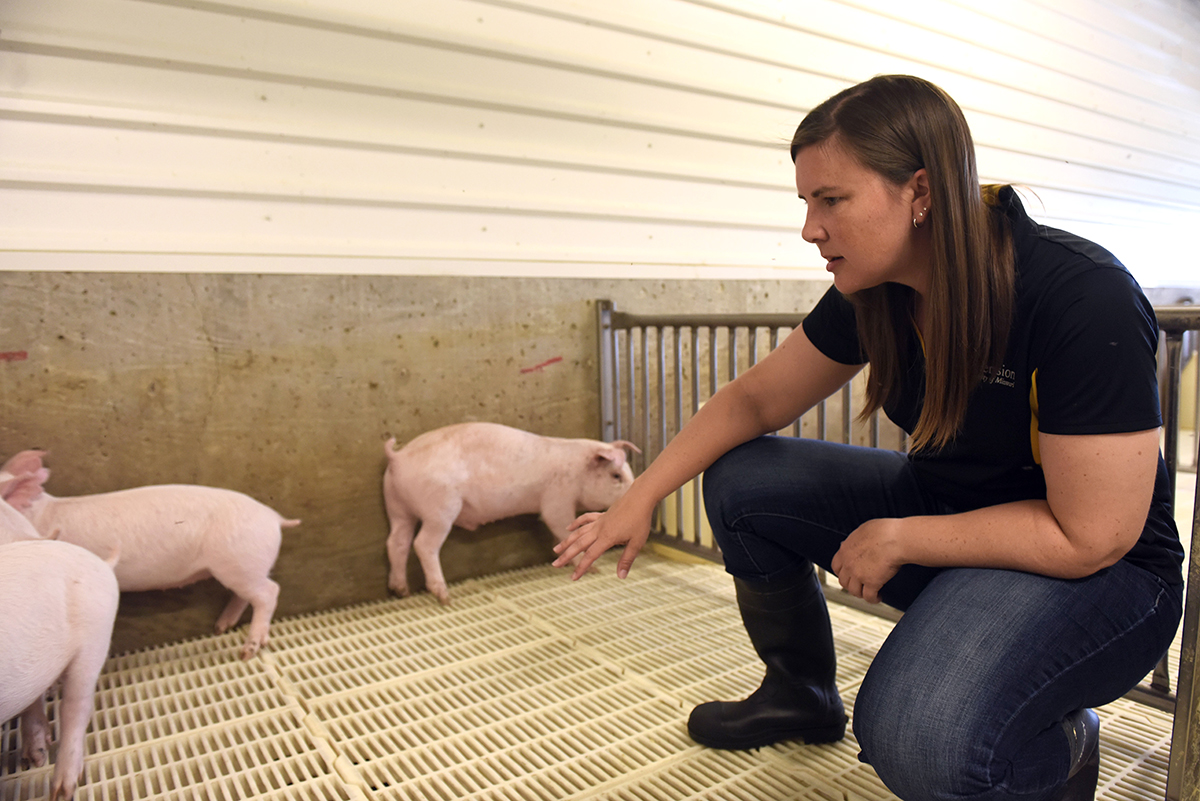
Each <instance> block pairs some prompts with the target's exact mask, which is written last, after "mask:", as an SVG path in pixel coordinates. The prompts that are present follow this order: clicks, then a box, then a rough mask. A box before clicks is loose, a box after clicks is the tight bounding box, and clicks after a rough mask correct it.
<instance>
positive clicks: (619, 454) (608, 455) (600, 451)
mask: <svg viewBox="0 0 1200 801" xmlns="http://www.w3.org/2000/svg"><path fill="white" fill-rule="evenodd" d="M609 464H611V465H612V466H613V467H616V468H618V469H620V467H621V465H623V464H625V451H623V450H622V449H620V448H613V447H609V446H607V445H601V446H599V447H598V448H597V449H596V455H595V457H594V458H593V460H592V465H593V466H595V467H603V466H607V465H609Z"/></svg>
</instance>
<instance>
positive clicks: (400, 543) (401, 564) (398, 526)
mask: <svg viewBox="0 0 1200 801" xmlns="http://www.w3.org/2000/svg"><path fill="white" fill-rule="evenodd" d="M388 514H389V515H390V516H391V517H392V528H391V531H390V532H389V533H388V538H387V554H388V563H389V564H390V565H391V568H390V569H389V570H388V589H389V590H391V591H392V592H394V593H396V594H397V595H399V596H400V597H401V598H405V597H407V596H408V552H409V550H410V549H411V548H412V543H413V535H414V534H415V533H416V530H417V521H416V520H414V519H413V518H411V517H409V516H408V515H407V514H399V513H396V514H393V513H392V512H391V511H390V510H389V512H388Z"/></svg>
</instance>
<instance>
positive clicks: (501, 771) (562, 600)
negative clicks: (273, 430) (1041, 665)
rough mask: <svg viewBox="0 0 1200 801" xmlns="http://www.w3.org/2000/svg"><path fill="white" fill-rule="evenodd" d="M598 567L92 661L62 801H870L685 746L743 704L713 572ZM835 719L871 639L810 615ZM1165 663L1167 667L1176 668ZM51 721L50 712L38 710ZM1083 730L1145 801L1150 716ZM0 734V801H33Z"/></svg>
mask: <svg viewBox="0 0 1200 801" xmlns="http://www.w3.org/2000/svg"><path fill="white" fill-rule="evenodd" d="M615 561H616V556H615V554H609V555H608V556H606V557H605V558H604V559H603V560H602V563H601V570H600V572H599V573H597V574H592V575H588V576H586V577H584V579H582V580H581V581H579V582H577V583H574V584H573V583H571V582H570V581H569V580H568V577H567V575H566V574H565V573H564V572H563V571H560V570H555V569H554V568H550V567H537V568H530V569H526V570H520V571H515V572H511V573H505V574H501V575H497V576H493V577H489V578H484V579H476V580H471V581H467V582H463V583H460V584H458V585H455V586H453V587H451V592H452V595H453V605H452V606H450V607H448V608H442V607H440V606H439V605H438V604H437V603H436V602H435V601H434V599H433V598H432V597H431V596H429V595H428V594H420V595H417V596H415V597H412V598H408V599H397V600H390V601H383V602H379V603H373V604H367V605H362V606H356V607H352V608H347V609H343V610H339V611H334V612H328V613H321V614H314V615H309V616H303V617H297V618H292V619H285V620H278V621H276V622H275V624H274V625H273V627H272V641H271V645H270V647H269V650H267V651H266V652H264V653H263V655H262V656H261V657H259V658H255V659H254V660H252V661H250V662H248V663H243V662H241V661H239V660H238V659H237V656H236V651H237V647H238V644H239V643H240V641H241V638H242V632H241V631H240V630H239V631H238V632H235V633H233V634H226V635H224V636H221V637H208V638H202V639H197V640H191V641H186V642H182V643H179V644H174V645H169V646H163V647H156V648H153V649H148V650H144V651H139V652H136V653H132V654H128V655H124V656H119V657H115V658H113V659H111V660H109V662H108V664H107V666H106V668H105V670H104V673H103V674H102V675H101V677H100V682H99V689H98V692H97V694H96V709H95V715H94V717H93V719H92V724H91V727H90V729H89V730H88V737H87V755H88V756H87V760H86V767H85V775H84V781H83V783H82V785H81V786H80V789H79V791H78V793H77V795H76V797H77V798H80V799H87V800H89V801H90V800H91V799H97V800H99V799H105V800H106V801H109V800H111V801H135V800H137V801H141V799H212V800H213V801H217V800H218V799H221V800H223V801H233V800H237V799H364V798H366V799H406V800H407V799H416V800H421V801H447V800H448V799H481V800H482V799H512V800H513V801H518V800H519V801H534V800H536V799H555V800H557V799H572V798H589V799H613V801H616V800H617V799H620V800H622V801H664V800H665V799H701V798H707V799H733V800H734V801H737V800H738V799H746V801H751V800H753V801H766V800H767V799H800V798H804V799H817V800H818V801H839V800H840V799H846V800H847V801H849V800H850V799H889V798H892V796H891V794H890V793H889V792H888V791H887V790H886V789H885V788H884V787H883V785H882V784H881V783H880V781H879V780H878V778H877V777H876V776H875V774H874V772H873V771H872V770H871V769H870V768H869V767H867V766H864V765H862V764H860V763H859V762H858V761H857V759H856V752H857V749H856V746H855V743H854V740H853V737H852V735H850V734H849V733H848V734H847V737H846V739H845V740H844V741H843V742H841V743H837V744H834V745H826V746H800V745H794V744H789V745H780V746H775V747H771V748H765V749H760V750H757V751H750V752H723V751H716V750H711V749H706V748H702V747H700V746H697V745H696V744H695V743H693V742H692V741H691V739H690V738H689V737H688V736H687V733H686V730H685V722H686V718H687V714H688V711H689V710H690V709H691V707H692V706H693V705H695V704H697V703H699V702H702V701H706V700H710V699H714V698H735V697H741V696H744V695H745V694H746V693H748V692H749V691H751V690H752V689H753V688H754V687H755V686H756V685H757V683H758V680H759V679H760V678H761V668H760V667H759V666H758V662H757V659H756V658H755V657H754V655H753V651H752V650H751V647H750V645H749V642H748V640H747V639H746V636H745V633H744V631H743V629H742V627H741V623H740V620H739V618H738V614H737V611H736V608H735V605H734V598H733V591H732V585H731V582H730V580H729V579H728V577H727V576H726V575H725V574H724V572H723V571H722V570H721V569H720V568H718V567H716V566H713V565H693V564H686V563H683V562H679V561H673V560H670V559H666V558H664V557H662V556H659V555H656V554H655V553H652V552H650V551H649V550H647V551H645V552H643V554H642V556H641V557H640V558H639V560H638V563H637V565H636V566H635V568H634V570H633V572H632V573H631V575H630V577H629V578H628V579H626V580H625V581H619V580H617V579H616V578H615V577H614V576H613V573H614V571H615ZM831 614H832V616H833V621H834V629H835V634H836V638H837V647H838V658H839V670H838V674H839V675H838V684H839V687H840V688H841V691H842V694H843V697H844V699H845V701H846V706H847V709H850V708H852V705H853V702H854V696H855V693H856V691H857V688H858V684H859V682H860V680H861V679H862V676H863V674H864V672H865V670H866V668H867V665H868V664H869V663H870V660H871V658H872V656H873V654H874V652H875V650H876V649H877V648H878V646H879V644H880V643H881V642H882V640H883V638H884V637H885V636H886V635H887V633H888V630H889V629H890V625H891V624H889V623H888V622H886V621H883V620H880V619H878V618H875V617H873V616H870V615H866V614H863V613H861V612H857V611H854V610H852V609H848V608H844V607H840V606H837V605H833V606H831ZM1176 659H1177V656H1176ZM51 713H52V715H53V706H52V707H51ZM1100 714H1101V718H1102V721H1103V734H1102V768H1101V770H1102V775H1101V787H1100V793H1099V794H1100V796H1101V797H1103V798H1107V799H1160V798H1162V796H1163V788H1164V785H1165V777H1166V766H1167V759H1168V753H1169V748H1168V743H1169V739H1170V732H1171V718H1170V717H1169V716H1168V715H1166V714H1164V713H1162V712H1158V711H1156V710H1153V709H1150V708H1147V707H1145V706H1141V705H1138V704H1135V703H1132V702H1128V701H1119V702H1117V703H1114V704H1112V705H1110V706H1109V707H1106V708H1104V709H1101V710H1100ZM18 739H19V738H18V734H17V732H16V731H15V721H10V722H8V723H5V724H4V726H3V728H0V801H10V800H11V801H16V800H17V799H22V800H23V799H35V798H43V797H45V796H46V794H47V791H48V784H49V779H50V775H51V771H52V768H51V767H50V766H47V767H45V768H35V769H30V770H24V771H22V770H20V769H19V764H18V755H19V753H20V746H19V742H18Z"/></svg>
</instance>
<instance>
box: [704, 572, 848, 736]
mask: <svg viewBox="0 0 1200 801" xmlns="http://www.w3.org/2000/svg"><path fill="white" fill-rule="evenodd" d="M733 583H734V587H735V588H736V590H737V599H738V608H739V609H740V610H741V613H742V622H743V623H744V624H745V626H746V633H747V634H749V635H750V642H751V643H753V645H754V650H755V651H757V652H758V656H759V658H760V659H762V661H763V662H764V663H765V664H766V666H767V672H766V675H765V676H763V681H762V686H760V687H759V688H758V689H757V690H755V691H754V692H753V693H752V694H751V695H750V697H749V698H747V699H746V700H744V701H710V702H709V703H706V704H700V706H698V707H696V708H695V709H693V710H692V714H691V717H690V718H688V733H689V734H690V735H691V736H692V739H693V740H695V741H696V742H698V743H700V744H701V745H707V746H709V747H712V748H730V749H741V748H761V747H762V746H766V745H770V744H772V743H776V742H779V741H781V740H796V739H799V740H803V741H804V742H806V743H829V742H834V741H836V740H840V739H842V737H843V736H845V734H846V712H845V710H844V709H843V707H842V699H841V696H839V695H838V691H837V684H836V667H837V661H836V657H835V655H834V651H833V631H832V629H831V628H830V625H829V612H828V611H827V610H826V608H825V595H824V594H823V593H822V592H821V587H820V584H819V583H818V581H817V577H816V573H815V571H813V570H812V567H811V566H810V567H809V570H808V572H806V573H805V574H803V575H801V576H800V577H799V578H798V579H797V580H796V581H794V582H792V583H791V584H790V585H788V586H786V587H784V588H781V589H774V588H772V589H770V590H768V589H766V587H765V585H754V584H750V583H749V582H745V581H742V580H741V579H737V578H735V579H734V580H733Z"/></svg>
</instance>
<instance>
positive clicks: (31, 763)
mask: <svg viewBox="0 0 1200 801" xmlns="http://www.w3.org/2000/svg"><path fill="white" fill-rule="evenodd" d="M45 764H46V745H45V743H37V744H33V745H30V746H26V747H25V751H24V752H23V753H22V754H21V769H22V770H29V769H30V768H33V767H37V768H40V767H41V766H42V765H45Z"/></svg>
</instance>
